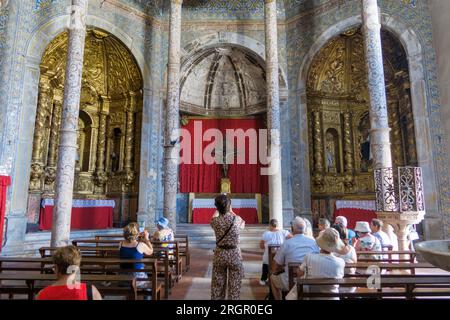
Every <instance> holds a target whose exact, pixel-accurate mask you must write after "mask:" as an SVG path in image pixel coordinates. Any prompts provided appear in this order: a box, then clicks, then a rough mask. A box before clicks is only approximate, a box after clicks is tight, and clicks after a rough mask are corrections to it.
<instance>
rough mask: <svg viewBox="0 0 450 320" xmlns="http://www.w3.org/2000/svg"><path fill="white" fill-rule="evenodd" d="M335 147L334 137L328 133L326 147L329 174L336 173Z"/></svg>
mask: <svg viewBox="0 0 450 320" xmlns="http://www.w3.org/2000/svg"><path fill="white" fill-rule="evenodd" d="M334 153H335V146H334V136H333V135H332V134H330V133H327V145H326V152H325V156H326V160H327V169H328V172H332V173H334V172H336V155H335V154H334Z"/></svg>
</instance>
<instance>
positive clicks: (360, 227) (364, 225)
mask: <svg viewBox="0 0 450 320" xmlns="http://www.w3.org/2000/svg"><path fill="white" fill-rule="evenodd" d="M355 231H358V232H362V233H368V232H371V231H372V230H371V229H370V226H369V223H368V222H367V221H358V222H356V227H355Z"/></svg>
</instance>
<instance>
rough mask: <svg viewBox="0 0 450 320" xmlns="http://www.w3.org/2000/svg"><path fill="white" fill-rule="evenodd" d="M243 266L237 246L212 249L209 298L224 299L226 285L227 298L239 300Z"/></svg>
mask: <svg viewBox="0 0 450 320" xmlns="http://www.w3.org/2000/svg"><path fill="white" fill-rule="evenodd" d="M243 277H244V266H243V264H242V256H241V251H240V249H239V248H237V249H231V250H224V249H218V248H216V249H215V250H214V258H213V269H212V280H211V300H225V296H226V291H227V287H228V299H229V300H239V299H240V294H241V282H242V278H243Z"/></svg>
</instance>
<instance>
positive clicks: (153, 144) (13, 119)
mask: <svg viewBox="0 0 450 320" xmlns="http://www.w3.org/2000/svg"><path fill="white" fill-rule="evenodd" d="M2 3H6V2H4V1H2ZM413 3H414V1H411V3H409V4H405V3H404V2H403V1H401V0H398V1H394V0H379V6H380V8H381V12H382V16H383V17H384V19H387V17H389V18H391V19H392V20H395V21H399V22H401V23H402V24H403V25H404V26H406V28H408V29H409V30H412V32H413V33H414V34H415V35H416V36H417V38H418V39H419V41H420V47H421V52H422V55H423V61H422V66H423V78H424V80H425V81H424V89H425V93H426V94H425V97H424V99H425V100H424V101H426V107H427V109H426V110H425V112H426V115H427V116H428V122H429V130H430V137H431V140H430V141H431V143H430V145H429V148H430V150H431V152H430V154H431V155H432V159H433V161H434V162H433V167H434V170H435V174H436V186H437V193H438V194H439V197H438V203H439V208H438V209H439V214H440V215H442V216H443V217H445V219H443V222H445V223H446V227H443V228H445V229H446V230H447V232H448V230H449V221H450V199H449V198H448V196H447V195H448V194H450V182H449V174H448V168H447V158H448V151H447V150H446V147H445V143H446V141H445V140H444V139H445V136H446V133H445V132H444V129H443V126H442V122H441V121H442V120H441V113H440V109H441V106H440V103H439V91H438V87H437V83H436V81H437V80H436V79H437V70H436V62H435V52H434V49H433V39H432V28H431V17H430V12H429V9H428V4H427V2H426V1H415V6H413V5H412V4H413ZM69 5H70V0H22V1H9V3H8V5H7V6H6V7H5V6H3V8H0V76H1V79H2V81H1V83H0V104H1V106H2V108H0V143H1V144H0V145H1V148H0V171H2V173H5V174H8V175H11V176H12V185H11V188H9V191H8V201H7V215H8V216H9V217H10V218H11V219H10V221H13V222H11V223H10V228H15V230H18V231H16V232H15V233H14V234H15V235H16V234H17V238H16V241H17V242H20V241H22V242H23V239H24V235H20V234H21V231H20V230H24V228H23V229H22V227H21V225H20V224H21V223H22V222H21V221H22V220H24V221H26V206H24V205H22V204H21V203H20V199H24V198H26V195H27V189H28V186H27V181H29V178H30V177H29V174H30V171H29V167H30V161H31V148H30V150H29V151H27V150H28V149H27V146H31V145H32V137H33V130H32V129H28V128H27V127H30V128H33V127H34V126H33V123H34V122H33V119H35V112H36V110H35V107H36V105H37V88H38V80H39V74H40V70H39V68H38V67H37V66H38V65H39V63H40V58H41V57H42V54H43V49H42V48H39V41H35V40H33V39H36V37H38V38H39V37H41V38H39V39H40V42H42V44H41V45H42V46H45V45H46V44H48V43H50V41H51V40H52V39H47V38H46V37H45V36H44V35H45V34H47V33H51V30H49V29H48V26H49V25H52V23H54V25H53V26H59V27H55V28H61V24H63V22H64V21H65V20H64V19H65V17H67V8H68V6H69ZM263 8H264V4H263V1H262V0H261V1H243V0H241V1H222V0H210V1H206V0H185V3H184V5H183V15H182V21H183V27H182V30H183V31H182V32H183V34H182V47H183V48H185V47H186V46H188V45H189V44H191V43H193V42H194V41H195V40H196V39H198V38H200V37H203V36H208V35H217V34H219V33H220V32H221V31H222V32H224V31H225V32H230V33H235V34H239V35H242V36H246V37H249V38H251V39H253V40H255V41H256V42H259V43H260V44H262V45H264V24H263V20H262V19H263V17H264V11H263ZM278 11H279V12H278V18H279V32H278V35H279V40H278V41H279V55H280V65H281V69H282V70H283V72H284V73H285V76H286V77H287V88H288V92H287V93H288V96H287V98H286V99H285V101H282V108H281V111H282V114H281V117H282V121H283V123H285V126H284V128H283V130H284V131H283V132H282V145H283V150H282V151H283V155H284V158H286V160H285V161H287V162H286V163H287V165H288V166H289V167H290V172H288V170H284V173H283V180H285V181H287V180H290V182H289V184H287V185H284V187H285V186H286V188H287V189H286V188H285V189H284V193H285V195H284V197H285V198H284V199H283V206H284V207H285V208H293V209H294V210H295V213H296V214H300V213H305V212H306V211H308V210H309V209H310V204H309V203H310V199H307V198H306V195H307V194H308V192H309V191H308V189H309V177H308V176H309V173H308V172H307V174H306V175H303V174H302V172H303V169H302V168H303V167H308V160H307V157H306V158H305V157H304V156H303V154H302V152H304V151H305V150H307V149H308V142H307V141H308V134H307V130H305V128H303V127H302V125H301V123H302V121H301V120H302V117H304V114H302V110H301V108H300V107H299V106H301V102H302V96H301V92H298V91H297V90H298V88H299V83H298V79H299V78H300V74H299V73H300V71H301V66H302V63H303V61H304V60H305V58H306V57H307V56H308V52H309V51H310V50H311V47H312V46H313V44H314V43H315V42H316V41H317V39H319V37H321V36H323V35H324V34H325V33H326V32H333V31H329V30H332V29H331V28H332V27H333V26H337V27H336V30H337V29H339V25H340V24H341V23H342V21H345V20H346V19H350V18H352V17H358V16H359V15H360V1H359V0H350V1H349V0H284V1H279V2H278ZM58 19H59V20H58ZM55 21H58V22H59V24H58V23H56V22H55ZM355 21H357V20H355ZM88 23H89V24H93V26H94V27H97V28H100V29H104V30H105V31H108V32H112V33H116V34H115V35H116V36H119V37H122V38H123V39H122V40H123V42H124V43H125V45H126V46H128V47H129V49H130V50H131V51H132V52H133V53H134V54H135V55H136V59H137V61H138V62H139V67H140V68H141V71H142V74H143V82H144V88H143V96H144V97H143V99H144V105H143V124H144V126H143V136H145V138H144V139H142V146H143V150H144V151H143V155H145V159H143V160H142V162H141V166H144V167H145V170H146V172H148V174H147V176H146V177H145V179H142V180H141V181H140V189H141V190H144V189H146V190H147V192H145V196H144V200H143V201H144V202H145V206H143V205H140V207H141V208H142V209H143V210H145V211H147V212H151V214H152V215H153V216H158V215H160V214H161V211H162V197H161V194H163V192H162V185H161V181H162V178H161V177H162V167H161V162H162V161H161V159H162V152H163V150H162V132H161V128H162V119H163V110H164V108H163V106H164V99H165V77H166V64H167V44H168V1H165V0H164V1H163V0H148V1H147V0H118V1H113V0H106V1H103V0H90V2H89V14H88ZM62 28H63V27H62ZM327 30H328V31H327ZM341 31H345V30H339V31H335V32H336V33H339V32H341ZM394 31H395V30H394ZM394 33H395V32H394ZM336 35H337V34H336ZM55 36H56V35H55ZM26 76H27V77H26ZM28 106H34V109H32V108H31V107H28ZM20 150H24V152H20ZM305 179H306V180H305ZM305 181H308V186H306V185H305ZM22 184H23V185H24V187H22ZM14 221H16V222H14ZM23 233H25V231H24V232H23ZM447 237H448V235H447ZM9 239H10V241H11V242H13V241H14V237H10V238H9ZM11 242H10V244H11ZM13 249H14V248H12V247H11V249H10V250H13ZM15 250H18V249H17V248H16V249H15Z"/></svg>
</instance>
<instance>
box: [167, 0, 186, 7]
mask: <svg viewBox="0 0 450 320" xmlns="http://www.w3.org/2000/svg"><path fill="white" fill-rule="evenodd" d="M170 4H173V5H179V6H181V5H182V4H183V0H170Z"/></svg>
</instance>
